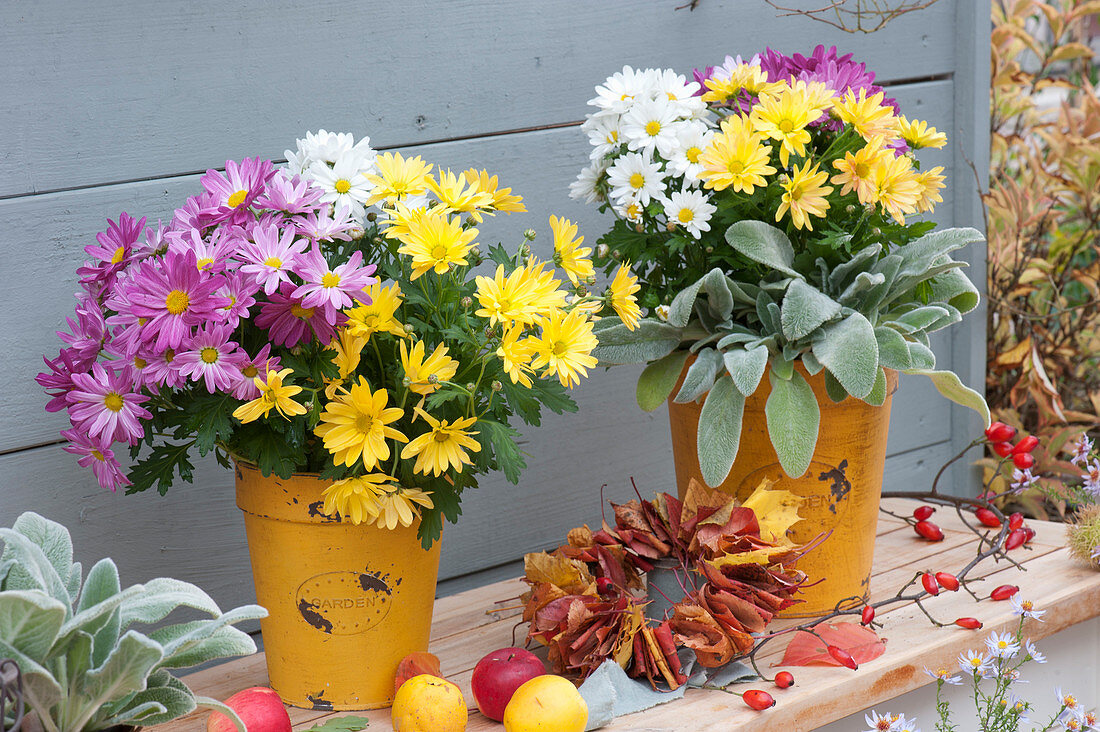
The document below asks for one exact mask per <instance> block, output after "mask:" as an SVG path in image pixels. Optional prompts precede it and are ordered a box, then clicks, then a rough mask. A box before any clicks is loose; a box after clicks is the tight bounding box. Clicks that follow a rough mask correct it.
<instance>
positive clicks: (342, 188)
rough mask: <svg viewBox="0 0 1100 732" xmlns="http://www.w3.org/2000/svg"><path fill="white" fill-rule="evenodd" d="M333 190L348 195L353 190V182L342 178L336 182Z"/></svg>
mask: <svg viewBox="0 0 1100 732" xmlns="http://www.w3.org/2000/svg"><path fill="white" fill-rule="evenodd" d="M333 188H335V189H336V192H337V193H347V192H348V191H350V190H351V181H349V180H348V179H346V178H340V179H339V180H337V181H336V184H335V185H334V186H333Z"/></svg>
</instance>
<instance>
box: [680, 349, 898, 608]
mask: <svg viewBox="0 0 1100 732" xmlns="http://www.w3.org/2000/svg"><path fill="white" fill-rule="evenodd" d="M796 368H797V369H798V371H799V373H801V374H802V376H803V377H805V378H806V380H807V381H808V382H809V384H810V387H811V388H812V389H813V391H814V395H815V396H816V397H817V402H818V405H819V407H820V408H821V425H820V428H819V430H818V437H817V448H816V449H815V450H814V455H813V458H812V461H811V462H810V469H809V470H808V471H807V472H806V474H805V475H803V476H800V477H798V478H790V477H788V476H787V474H786V473H784V472H783V469H782V468H781V467H780V465H779V458H778V457H776V454H775V449H774V448H773V447H772V443H771V438H770V437H769V436H768V426H767V420H766V418H765V416H764V404H765V403H766V402H767V400H768V395H769V394H771V382H770V381H769V379H768V375H767V374H765V375H764V378H763V379H761V381H760V387H759V388H758V389H757V390H756V392H755V393H753V394H752V395H751V396H750V397H748V398H747V399H746V400H745V413H744V417H743V418H742V422H741V446H740V449H739V450H738V453H737V459H736V460H735V461H734V463H733V469H732V470H731V471H730V474H729V476H728V477H727V478H726V480H725V481H724V482H723V483H722V485H720V486H718V488H719V490H722V491H725V492H726V493H730V494H732V495H734V496H737V497H738V498H739V499H742V500H744V499H745V498H747V497H748V496H749V494H751V493H752V491H753V490H755V489H756V487H757V486H758V485H760V482H761V481H762V480H763V479H765V478H769V479H771V480H774V481H776V483H775V485H774V486H773V487H774V489H776V490H787V491H790V492H791V493H794V494H796V495H799V496H802V497H803V498H805V499H806V500H805V502H804V503H803V504H802V508H800V509H799V514H800V515H801V516H802V521H799V522H798V523H797V524H795V525H794V526H793V527H792V529H791V538H792V539H793V540H794V541H795V542H797V543H806V542H810V541H812V540H813V539H814V538H816V537H818V536H819V535H821V534H822V533H825V532H831V533H829V538H828V539H826V540H825V541H824V543H822V544H821V545H820V546H818V547H816V548H815V549H813V550H812V551H810V552H809V553H808V554H806V555H805V556H804V557H802V558H801V559H799V560H798V565H797V566H798V569H800V570H802V571H803V572H805V573H806V574H807V576H808V577H809V581H810V582H811V583H813V582H816V584H813V585H812V586H809V587H807V588H805V589H804V590H802V592H800V593H799V594H798V595H796V597H797V598H799V599H801V600H803V602H802V603H799V604H798V605H795V606H794V607H792V608H790V609H789V610H788V611H786V612H784V613H782V615H783V616H784V617H796V618H797V617H813V616H816V615H822V614H824V613H827V612H830V611H832V610H833V609H834V608H835V607H836V606H837V605H838V603H841V604H842V607H852V606H855V605H858V604H860V603H861V602H862V601H864V600H866V599H867V597H868V588H869V586H870V580H871V562H872V559H873V558H874V550H875V535H876V526H877V523H878V506H879V500H880V498H881V494H882V472H883V468H884V465H885V461H886V436H887V432H888V430H889V427H890V401H891V398H892V396H893V393H894V392H895V391H896V390H897V386H898V375H897V372H896V371H889V370H888V371H887V372H886V401H885V402H884V403H883V405H882V406H881V407H872V406H870V405H868V404H867V403H866V402H863V401H861V400H859V399H854V398H852V397H848V398H847V399H845V400H844V401H842V402H840V403H834V402H833V401H832V399H830V398H829V396H828V395H827V394H826V393H825V375H824V372H819V373H818V374H816V375H815V376H810V375H809V374H808V373H806V370H805V368H804V367H803V366H802V365H801V364H798V365H797V366H796ZM684 371H685V373H686V371H687V366H685V367H684ZM680 378H681V381H682V380H683V375H682V374H681V377H680ZM679 389H680V387H679V385H677V386H676V388H675V389H673V391H672V393H673V395H675V394H676V393H677V392H678V391H679ZM701 411H702V405H701V404H698V403H695V402H689V403H688V404H676V403H675V402H673V401H672V399H671V398H669V401H668V417H669V424H670V427H671V429H672V453H673V459H674V460H675V463H676V485H677V488H678V490H679V493H680V496H681V497H683V495H684V492H685V491H686V490H687V487H688V483H689V482H690V481H691V479H692V478H695V479H696V480H698V481H700V482H702V480H703V478H702V474H701V472H700V470H699V458H698V452H697V447H696V436H697V433H698V429H699V413H700V412H701Z"/></svg>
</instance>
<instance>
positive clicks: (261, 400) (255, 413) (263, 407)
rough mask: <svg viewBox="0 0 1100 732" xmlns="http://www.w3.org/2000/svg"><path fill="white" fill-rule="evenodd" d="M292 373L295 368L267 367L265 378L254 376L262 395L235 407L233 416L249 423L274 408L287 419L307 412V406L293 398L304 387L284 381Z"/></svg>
mask: <svg viewBox="0 0 1100 732" xmlns="http://www.w3.org/2000/svg"><path fill="white" fill-rule="evenodd" d="M290 373H293V369H289V368H287V369H283V370H282V371H272V370H271V369H267V373H266V374H265V375H264V378H263V379H261V378H260V377H259V376H256V377H253V379H252V381H253V383H254V384H256V388H257V389H259V390H260V395H259V396H258V397H256V398H255V399H253V400H252V401H250V402H246V403H245V404H242V405H241V406H239V407H237V408H236V409H234V410H233V416H234V417H236V418H237V419H239V420H240V421H241V422H243V423H246V424H247V423H248V422H252V421H254V420H256V419H259V418H260V417H261V416H263V417H267V415H268V414H269V413H270V412H271V410H272V409H274V410H275V411H277V412H278V413H279V414H281V415H283V417H284V418H286V419H290V418H291V417H293V416H296V415H299V414H305V413H306V408H305V407H303V406H302V405H301V404H299V403H298V402H296V401H294V400H293V399H292V398H291V397H293V396H295V395H296V394H298V393H299V392H301V391H302V387H300V386H293V385H291V384H290V383H286V384H284V383H283V380H284V379H286V377H287V375H288V374H290Z"/></svg>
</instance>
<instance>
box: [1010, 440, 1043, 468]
mask: <svg viewBox="0 0 1100 732" xmlns="http://www.w3.org/2000/svg"><path fill="white" fill-rule="evenodd" d="M1038 446H1039V438H1038V437H1036V436H1035V435H1028V436H1027V437H1025V438H1024V439H1022V440H1020V441H1019V442H1017V443H1016V447H1014V448H1012V454H1013V455H1022V454H1024V453H1027V452H1031V451H1032V450H1034V449H1035V448H1036V447H1038ZM1020 469H1021V470H1023V468H1020Z"/></svg>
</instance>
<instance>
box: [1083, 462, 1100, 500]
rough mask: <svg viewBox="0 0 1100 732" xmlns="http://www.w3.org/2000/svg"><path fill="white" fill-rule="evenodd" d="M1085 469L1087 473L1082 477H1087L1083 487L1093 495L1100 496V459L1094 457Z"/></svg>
mask: <svg viewBox="0 0 1100 732" xmlns="http://www.w3.org/2000/svg"><path fill="white" fill-rule="evenodd" d="M1084 470H1085V474H1084V476H1082V477H1083V478H1084V479H1085V483H1084V485H1083V486H1082V488H1084V489H1085V490H1086V491H1088V492H1089V493H1091V494H1092V495H1094V496H1098V497H1100V459H1098V458H1094V459H1093V461H1092V462H1091V463H1089V464H1088V466H1087V467H1086V468H1085V469H1084Z"/></svg>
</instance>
